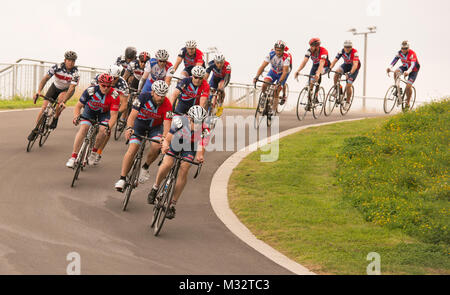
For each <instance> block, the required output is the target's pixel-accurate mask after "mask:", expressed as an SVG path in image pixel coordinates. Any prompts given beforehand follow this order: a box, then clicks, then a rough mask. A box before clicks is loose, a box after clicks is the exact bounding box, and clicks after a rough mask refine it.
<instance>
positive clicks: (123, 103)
mask: <svg viewBox="0 0 450 295" xmlns="http://www.w3.org/2000/svg"><path fill="white" fill-rule="evenodd" d="M119 98H120V108H119V112H121V113H123V112H124V111H125V110H126V108H127V106H128V96H126V95H124V94H120V96H119Z"/></svg>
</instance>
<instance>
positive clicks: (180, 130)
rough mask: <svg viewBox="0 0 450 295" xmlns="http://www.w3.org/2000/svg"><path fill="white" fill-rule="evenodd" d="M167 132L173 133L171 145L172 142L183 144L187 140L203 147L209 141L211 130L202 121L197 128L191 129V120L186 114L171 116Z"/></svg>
mask: <svg viewBox="0 0 450 295" xmlns="http://www.w3.org/2000/svg"><path fill="white" fill-rule="evenodd" d="M169 132H170V133H171V134H173V137H172V140H171V146H172V145H174V143H179V144H183V143H184V142H189V143H193V144H200V145H201V146H204V147H205V146H207V145H208V143H209V139H210V133H211V130H210V129H209V128H208V126H207V125H206V124H205V123H202V127H201V128H199V129H198V130H191V122H190V120H189V118H188V116H187V115H183V116H175V117H174V118H173V120H172V125H171V127H170V131H169Z"/></svg>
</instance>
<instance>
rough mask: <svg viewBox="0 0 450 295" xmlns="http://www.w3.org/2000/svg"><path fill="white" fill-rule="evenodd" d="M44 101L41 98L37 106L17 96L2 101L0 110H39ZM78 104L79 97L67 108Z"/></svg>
mask: <svg viewBox="0 0 450 295" xmlns="http://www.w3.org/2000/svg"><path fill="white" fill-rule="evenodd" d="M42 102H43V99H42V98H39V100H38V101H37V102H36V104H33V100H32V99H31V98H26V97H19V96H16V97H14V98H12V99H10V100H8V99H0V109H28V108H39V107H41V106H42ZM77 102H78V97H77V98H75V97H72V98H71V99H70V100H69V101H68V102H67V104H66V105H67V106H74V105H76V103H77Z"/></svg>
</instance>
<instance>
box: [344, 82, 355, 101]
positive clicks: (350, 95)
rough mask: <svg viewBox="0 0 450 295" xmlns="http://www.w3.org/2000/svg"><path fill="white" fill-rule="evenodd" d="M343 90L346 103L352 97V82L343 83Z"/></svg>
mask: <svg viewBox="0 0 450 295" xmlns="http://www.w3.org/2000/svg"><path fill="white" fill-rule="evenodd" d="M345 90H346V91H347V98H346V99H347V103H350V99H351V97H352V94H353V93H352V82H350V81H349V82H347V85H345Z"/></svg>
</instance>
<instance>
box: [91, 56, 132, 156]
mask: <svg viewBox="0 0 450 295" xmlns="http://www.w3.org/2000/svg"><path fill="white" fill-rule="evenodd" d="M121 72H122V67H121V66H117V65H111V66H110V67H109V69H108V71H107V74H108V75H110V76H111V77H112V78H113V81H112V84H111V86H112V87H113V88H114V90H116V91H117V92H118V93H119V97H120V109H119V112H120V113H122V116H121V118H119V120H118V121H119V122H118V124H126V116H127V114H126V109H127V106H128V98H129V90H128V84H127V82H126V81H125V79H124V78H123V77H121V76H120V73H121ZM100 76H101V74H99V75H97V76H96V77H95V79H94V80H93V81H92V82H91V85H93V86H95V85H98V82H97V80H98V77H100ZM110 137H111V133H109V134H108V136H107V138H106V140H105V141H103V143H102V144H101V145H100V147H99V148H98V151H97V152H96V153H92V154H91V155H93V156H94V155H95V161H94V165H98V163H100V159H101V158H102V153H103V150H104V149H105V146H106V144H107V143H108V141H109V139H110Z"/></svg>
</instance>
